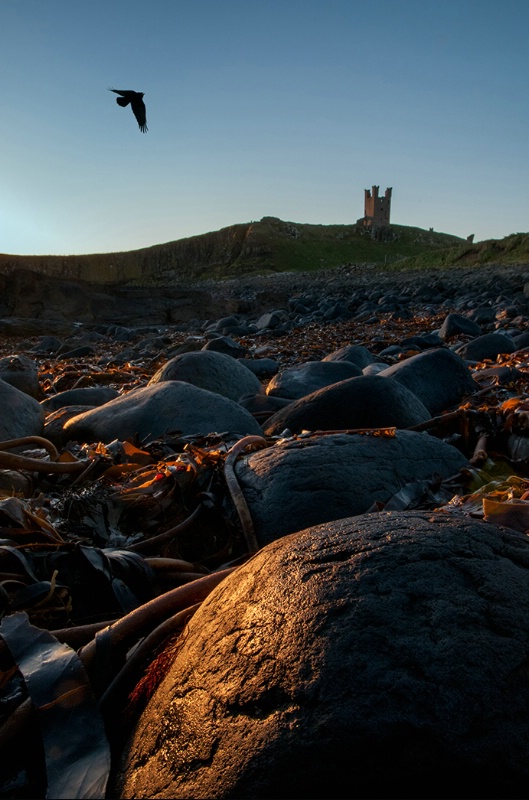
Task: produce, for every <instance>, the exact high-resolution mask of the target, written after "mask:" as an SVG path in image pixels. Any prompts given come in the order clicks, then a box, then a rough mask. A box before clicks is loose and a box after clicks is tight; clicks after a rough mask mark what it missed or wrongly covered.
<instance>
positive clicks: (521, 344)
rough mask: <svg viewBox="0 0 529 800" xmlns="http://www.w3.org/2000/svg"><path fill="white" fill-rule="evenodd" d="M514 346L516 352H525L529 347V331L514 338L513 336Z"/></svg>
mask: <svg viewBox="0 0 529 800" xmlns="http://www.w3.org/2000/svg"><path fill="white" fill-rule="evenodd" d="M513 341H514V344H515V345H516V349H517V350H525V349H526V348H527V347H529V331H524V332H523V333H519V334H517V335H516V336H513Z"/></svg>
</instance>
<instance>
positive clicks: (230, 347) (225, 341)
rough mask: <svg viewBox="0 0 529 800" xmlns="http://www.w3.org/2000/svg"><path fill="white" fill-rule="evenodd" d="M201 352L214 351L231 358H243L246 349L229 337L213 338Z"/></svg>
mask: <svg viewBox="0 0 529 800" xmlns="http://www.w3.org/2000/svg"><path fill="white" fill-rule="evenodd" d="M202 350H214V351H215V352H216V353H224V354H225V355H227V356H232V357H233V358H244V356H245V355H246V353H247V352H248V349H247V348H246V347H243V346H242V345H240V344H239V343H238V342H236V341H235V339H232V338H231V336H215V338H214V339H210V340H209V342H206V344H205V345H204V346H203V347H202Z"/></svg>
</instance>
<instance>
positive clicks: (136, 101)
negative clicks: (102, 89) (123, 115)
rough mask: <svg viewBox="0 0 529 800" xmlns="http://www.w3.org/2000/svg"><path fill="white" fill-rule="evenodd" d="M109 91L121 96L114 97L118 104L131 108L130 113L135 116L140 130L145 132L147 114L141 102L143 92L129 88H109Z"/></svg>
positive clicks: (146, 128) (146, 129)
mask: <svg viewBox="0 0 529 800" xmlns="http://www.w3.org/2000/svg"><path fill="white" fill-rule="evenodd" d="M108 91H109V92H115V93H116V94H120V95H121V97H116V103H117V104H118V106H123V108H124V107H125V106H128V104H129V103H130V107H131V108H132V113H133V114H134V116H135V117H136V120H137V122H138V125H139V128H140V131H141V132H142V133H147V131H148V130H149V129H148V127H147V114H146V111H145V103H144V102H143V95H144V92H133V91H132V90H131V89H109V90H108Z"/></svg>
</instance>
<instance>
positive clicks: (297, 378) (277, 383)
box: [266, 361, 362, 400]
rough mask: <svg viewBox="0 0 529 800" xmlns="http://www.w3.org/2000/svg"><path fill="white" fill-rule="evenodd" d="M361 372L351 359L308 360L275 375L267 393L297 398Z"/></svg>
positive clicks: (292, 398)
mask: <svg viewBox="0 0 529 800" xmlns="http://www.w3.org/2000/svg"><path fill="white" fill-rule="evenodd" d="M361 374H362V370H361V369H360V367H357V366H356V364H352V363H351V362H350V361H306V362H305V363H304V364H298V365H296V366H294V367H289V368H288V369H285V370H281V371H280V372H278V373H277V375H274V377H273V378H272V380H271V381H270V383H269V384H268V386H267V387H266V394H269V395H273V396H274V397H286V398H289V399H291V400H297V399H299V398H300V397H305V395H308V394H311V393H312V392H316V391H317V390H318V389H323V387H324V386H330V385H331V384H333V383H338V382H339V381H345V380H347V379H348V378H355V377H357V376H358V375H361Z"/></svg>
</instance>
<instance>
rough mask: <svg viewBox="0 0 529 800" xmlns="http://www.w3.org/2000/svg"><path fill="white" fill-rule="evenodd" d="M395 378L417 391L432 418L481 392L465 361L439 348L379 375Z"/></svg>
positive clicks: (398, 364)
mask: <svg viewBox="0 0 529 800" xmlns="http://www.w3.org/2000/svg"><path fill="white" fill-rule="evenodd" d="M378 374H379V376H380V377H383V378H393V380H396V381H398V382H399V383H401V384H402V385H403V386H406V388H407V389H409V390H410V392H413V393H414V394H415V395H416V396H417V397H418V398H419V399H420V400H422V402H423V403H424V405H425V406H426V408H427V409H428V411H429V412H430V414H431V415H432V416H434V415H436V414H440V413H441V411H445V410H446V409H447V408H450V407H451V406H454V405H457V404H458V403H459V402H460V401H461V400H462V399H463V397H465V396H466V395H471V394H474V392H476V391H477V390H478V389H479V386H478V384H477V383H476V382H475V381H474V380H473V379H472V376H471V374H470V370H469V368H468V366H467V364H466V363H465V361H464V360H463V359H462V358H461V356H458V355H457V354H456V353H453V352H452V351H451V350H448V348H445V347H437V348H435V349H432V350H426V351H424V352H423V353H418V354H417V355H416V356H411V357H410V358H407V359H405V360H404V361H399V362H398V363H397V364H393V365H392V366H391V367H387V369H385V370H383V371H382V372H379V373H378Z"/></svg>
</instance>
